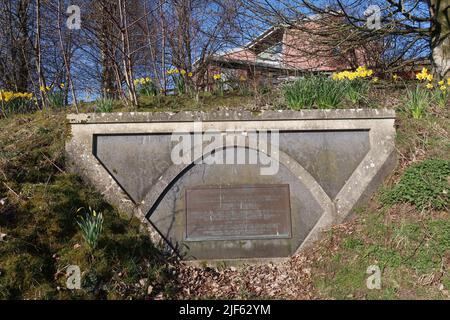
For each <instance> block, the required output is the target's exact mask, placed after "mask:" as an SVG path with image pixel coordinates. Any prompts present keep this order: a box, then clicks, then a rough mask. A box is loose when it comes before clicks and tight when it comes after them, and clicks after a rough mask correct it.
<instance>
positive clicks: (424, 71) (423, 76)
mask: <svg viewBox="0 0 450 320" xmlns="http://www.w3.org/2000/svg"><path fill="white" fill-rule="evenodd" d="M429 75H430V74H429V73H428V69H427V68H423V69H422V71H421V72H420V73H418V74H417V75H416V78H417V80H420V81H423V80H426V79H428V76H429Z"/></svg>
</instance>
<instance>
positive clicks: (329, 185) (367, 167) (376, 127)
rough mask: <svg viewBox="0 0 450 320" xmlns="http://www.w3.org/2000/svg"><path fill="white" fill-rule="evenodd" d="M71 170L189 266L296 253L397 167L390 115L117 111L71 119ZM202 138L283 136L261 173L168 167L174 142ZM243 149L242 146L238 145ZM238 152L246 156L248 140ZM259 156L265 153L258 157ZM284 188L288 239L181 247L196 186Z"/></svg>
mask: <svg viewBox="0 0 450 320" xmlns="http://www.w3.org/2000/svg"><path fill="white" fill-rule="evenodd" d="M68 118H69V121H70V123H71V124H72V135H73V137H72V140H71V141H70V142H69V143H68V144H67V147H66V149H67V159H68V162H69V166H70V167H71V168H72V170H73V171H75V172H77V173H79V174H80V175H81V176H82V177H83V178H84V179H86V181H88V182H90V183H92V184H94V185H95V186H96V187H97V188H98V189H99V190H100V191H101V192H102V193H103V194H104V195H105V197H106V198H107V199H108V200H109V201H110V202H111V203H113V204H115V205H117V206H119V207H120V208H121V209H122V210H125V211H126V212H129V213H130V214H134V215H136V216H138V217H139V218H140V219H141V220H142V222H143V223H145V225H146V226H147V227H148V230H149V231H150V232H151V234H152V236H153V238H154V240H161V238H164V239H165V240H167V243H169V244H170V245H171V246H172V247H176V246H177V245H182V244H183V243H186V244H187V245H188V246H189V248H190V249H189V250H188V252H187V254H188V258H191V259H239V258H246V259H251V258H262V259H263V258H277V257H286V256H289V255H292V254H294V253H295V252H296V251H297V250H300V249H301V248H303V247H305V246H307V245H309V244H310V243H311V242H312V241H314V240H315V239H317V238H318V236H319V235H320V232H321V230H323V229H324V228H328V227H330V226H331V225H333V224H335V223H339V222H341V221H343V220H345V219H346V218H348V217H349V215H350V214H351V212H352V210H353V209H354V208H355V206H358V205H361V204H363V202H364V201H365V200H367V198H368V197H370V195H371V194H372V193H373V192H374V191H375V190H376V188H377V187H378V186H379V184H380V183H381V182H382V180H383V179H384V177H386V175H387V174H389V173H390V171H391V170H392V168H393V166H394V165H395V159H396V157H395V151H394V150H395V148H394V136H395V129H394V121H395V113H394V112H393V111H391V110H371V109H364V110H307V111H299V112H296V111H279V112H278V111H266V112H261V113H257V114H256V113H251V112H238V111H220V112H212V113H203V112H193V113H192V112H181V113H176V114H174V113H123V114H81V115H69V117H68ZM200 120H201V121H203V128H204V129H205V130H208V129H214V130H217V131H219V132H225V131H226V130H235V131H246V130H254V129H258V130H264V129H265V130H279V131H280V158H279V163H280V170H279V172H278V174H277V175H275V176H261V175H259V167H258V165H174V164H173V163H172V162H171V158H170V153H171V150H172V147H173V144H172V143H171V141H170V134H171V133H172V132H173V131H174V130H175V129H177V130H180V131H184V132H192V130H193V122H194V121H200ZM239 143H241V144H242V145H239ZM235 147H238V148H239V147H241V148H246V147H247V146H246V145H245V142H237V143H236V146H235ZM258 152H260V153H264V150H258ZM280 183H281V184H286V183H287V184H289V186H290V190H291V191H290V192H291V218H292V219H291V220H292V237H291V238H289V239H258V240H248V239H247V240H226V241H198V242H186V239H185V221H184V217H185V214H184V213H185V205H184V203H185V202H184V201H185V199H184V194H185V193H184V192H183V190H185V189H186V188H187V187H191V186H200V185H213V186H217V185H218V186H220V185H224V186H225V185H244V184H280Z"/></svg>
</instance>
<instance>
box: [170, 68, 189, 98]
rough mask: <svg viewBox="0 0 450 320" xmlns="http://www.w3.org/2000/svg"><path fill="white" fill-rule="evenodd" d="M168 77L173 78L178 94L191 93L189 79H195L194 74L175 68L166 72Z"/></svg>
mask: <svg viewBox="0 0 450 320" xmlns="http://www.w3.org/2000/svg"><path fill="white" fill-rule="evenodd" d="M166 74H167V75H169V76H171V77H172V81H173V84H174V87H175V92H176V93H177V94H183V93H189V92H190V91H191V89H192V88H191V86H190V85H189V81H188V79H189V78H192V77H194V74H193V73H192V72H190V71H186V70H184V69H178V68H173V69H169V70H167V72H166Z"/></svg>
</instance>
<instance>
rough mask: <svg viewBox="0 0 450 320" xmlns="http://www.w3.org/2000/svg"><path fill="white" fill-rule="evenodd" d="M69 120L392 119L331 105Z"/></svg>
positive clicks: (385, 112) (386, 113) (74, 118)
mask: <svg viewBox="0 0 450 320" xmlns="http://www.w3.org/2000/svg"><path fill="white" fill-rule="evenodd" d="M67 119H68V120H69V122H70V123H71V124H96V123H155V122H195V121H203V122H225V121H273V120H278V121H280V120H325V119H330V120H346V119H349V120H350V119H361V120H362V119H395V111H394V110H392V109H333V110H317V109H314V110H301V111H293V110H270V111H258V112H252V111H237V110H221V111H211V112H202V111H181V112H177V113H174V112H120V113H82V114H69V115H68V116H67Z"/></svg>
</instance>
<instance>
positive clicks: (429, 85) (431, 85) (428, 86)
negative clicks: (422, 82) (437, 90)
mask: <svg viewBox="0 0 450 320" xmlns="http://www.w3.org/2000/svg"><path fill="white" fill-rule="evenodd" d="M426 88H427V89H430V90H431V89H433V88H434V86H433V84H432V83H427V85H426Z"/></svg>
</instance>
